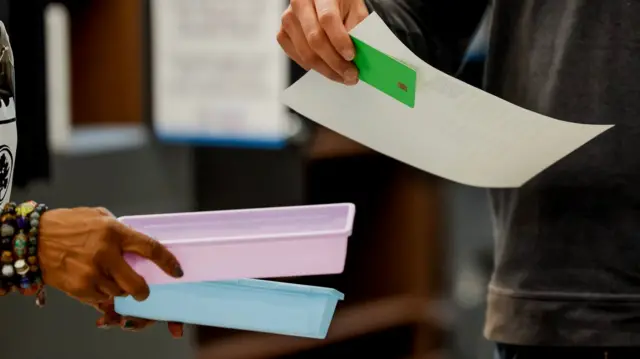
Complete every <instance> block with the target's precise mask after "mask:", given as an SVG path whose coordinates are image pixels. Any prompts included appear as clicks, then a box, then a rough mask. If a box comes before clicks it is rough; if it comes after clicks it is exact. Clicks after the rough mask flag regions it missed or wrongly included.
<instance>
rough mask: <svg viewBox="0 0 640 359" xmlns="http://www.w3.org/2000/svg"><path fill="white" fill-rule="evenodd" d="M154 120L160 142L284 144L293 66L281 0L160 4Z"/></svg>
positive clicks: (155, 13)
mask: <svg viewBox="0 0 640 359" xmlns="http://www.w3.org/2000/svg"><path fill="white" fill-rule="evenodd" d="M150 6H151V8H150V9H151V23H152V27H151V30H152V32H151V40H152V44H153V46H152V51H153V53H152V70H153V75H152V76H153V81H152V84H153V121H154V127H155V130H156V132H157V134H158V136H159V137H160V138H161V139H166V140H168V141H185V142H200V143H203V142H204V143H207V142H212V143H233V142H236V143H238V142H239V143H240V145H243V144H247V143H248V142H249V143H251V142H255V143H256V144H260V143H264V145H265V146H268V145H269V144H270V143H276V144H277V143H284V141H285V140H286V139H287V138H288V137H289V136H290V135H291V134H292V131H293V130H294V129H295V124H294V123H292V120H291V118H290V117H289V116H288V114H287V111H286V108H285V107H284V106H282V103H281V102H280V94H281V93H282V90H283V89H284V88H286V86H287V85H288V81H289V63H288V60H287V58H286V56H285V55H284V54H283V52H282V49H281V48H280V46H279V45H278V42H277V41H276V38H275V34H276V33H277V31H278V28H279V26H280V17H281V14H282V11H284V9H285V4H284V3H283V2H282V1H280V0H233V1H220V0H199V1H176V0H153V1H151V3H150Z"/></svg>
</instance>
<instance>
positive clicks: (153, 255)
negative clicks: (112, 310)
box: [38, 208, 183, 303]
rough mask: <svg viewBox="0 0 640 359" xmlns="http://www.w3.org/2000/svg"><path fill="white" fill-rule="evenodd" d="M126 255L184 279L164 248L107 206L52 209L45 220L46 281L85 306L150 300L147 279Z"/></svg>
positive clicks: (41, 258) (42, 254) (41, 251)
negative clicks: (120, 300) (130, 299)
mask: <svg viewBox="0 0 640 359" xmlns="http://www.w3.org/2000/svg"><path fill="white" fill-rule="evenodd" d="M127 252H130V253H135V254H137V255H139V256H142V257H144V258H148V259H150V260H151V261H153V262H154V263H156V264H157V265H158V266H159V267H160V268H161V269H162V270H163V271H165V272H166V273H167V274H169V275H170V276H173V277H176V278H179V277H181V276H182V275H183V272H182V268H181V267H180V264H179V263H178V261H177V259H176V258H175V257H174V256H173V254H171V252H169V251H168V250H167V249H166V248H165V247H164V246H163V245H161V244H160V243H159V242H158V241H155V240H154V239H152V238H150V237H148V236H147V235H145V234H142V233H139V232H136V231H134V230H132V229H131V228H129V227H127V226H126V225H124V224H122V223H120V222H119V221H118V220H117V219H116V218H115V217H114V216H113V215H112V214H111V212H109V211H108V210H106V209H104V208H74V209H56V210H50V211H47V212H46V213H45V214H44V215H43V216H42V218H41V220H40V238H39V247H38V259H39V262H40V268H41V270H42V276H43V280H44V283H45V284H46V285H48V286H52V287H54V288H57V289H59V290H61V291H63V292H65V293H67V294H68V295H70V296H72V297H74V298H77V299H79V300H81V301H83V302H86V303H101V302H106V301H109V300H111V299H112V298H113V297H119V296H128V295H131V296H132V297H133V298H135V299H136V300H138V301H142V300H145V299H146V298H147V297H148V296H149V286H148V285H147V283H146V282H145V280H144V279H143V278H142V277H141V276H140V275H139V274H137V273H136V272H135V271H134V270H133V269H132V268H131V267H130V266H129V264H127V262H126V261H125V260H124V257H123V255H124V253H127Z"/></svg>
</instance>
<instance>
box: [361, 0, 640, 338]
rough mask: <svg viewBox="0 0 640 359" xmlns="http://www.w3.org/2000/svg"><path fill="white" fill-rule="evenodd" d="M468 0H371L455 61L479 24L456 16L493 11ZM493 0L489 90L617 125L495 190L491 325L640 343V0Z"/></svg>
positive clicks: (507, 330) (409, 39) (400, 27)
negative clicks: (518, 183) (518, 182)
mask: <svg viewBox="0 0 640 359" xmlns="http://www.w3.org/2000/svg"><path fill="white" fill-rule="evenodd" d="M468 3H474V1H463V0H369V6H370V8H372V9H373V10H375V11H376V12H377V13H378V14H379V15H380V16H381V17H382V18H383V19H384V20H385V22H387V24H388V25H389V26H390V27H391V28H392V30H393V31H394V32H395V33H396V35H397V36H398V37H399V38H401V39H402V40H403V41H404V42H405V43H406V44H407V45H408V46H409V47H410V48H412V49H413V50H414V51H415V52H416V53H417V54H418V55H419V56H421V57H422V58H423V59H425V60H426V61H428V62H430V63H432V64H434V66H436V67H439V68H441V69H442V70H444V71H448V72H452V71H453V70H454V69H455V68H456V66H457V65H458V61H459V57H460V56H461V54H462V51H464V46H465V41H466V40H468V38H469V36H470V35H471V32H472V31H469V29H468V28H466V27H465V28H464V29H463V28H461V27H460V26H458V25H460V24H459V21H456V20H455V19H458V18H459V17H460V16H462V14H463V13H465V12H466V15H465V16H466V17H468V18H469V19H472V18H473V17H474V16H477V18H478V19H479V18H480V17H481V15H482V10H483V6H484V5H482V6H480V7H479V10H478V8H476V7H477V6H479V5H475V4H474V5H471V6H472V8H466V6H468V5H469V4H468ZM477 3H482V1H477ZM465 9H466V10H465ZM493 11H494V14H493V21H492V29H491V36H490V48H489V54H488V60H487V69H486V89H487V91H489V92H491V93H493V94H496V95H498V96H500V97H502V98H504V99H506V100H507V101H510V102H512V103H514V104H516V105H519V106H522V107H524V108H527V109H530V110H533V111H536V112H538V113H541V114H544V115H548V116H552V117H555V118H558V119H561V120H565V121H571V122H578V123H589V124H615V125H616V126H615V127H614V128H613V129H612V130H610V131H607V132H606V133H604V134H603V135H601V136H599V137H598V138H596V139H595V140H594V141H592V142H590V143H588V144H587V145H585V146H584V147H582V148H580V149H579V150H577V151H576V152H574V153H572V154H571V155H569V156H567V157H566V158H564V159H562V160H561V161H560V162H558V163H556V164H555V165H553V166H552V167H551V168H549V169H548V170H546V171H545V172H543V173H542V174H541V175H539V176H537V177H536V178H534V179H533V180H532V181H530V182H529V183H528V184H526V185H525V186H524V187H522V188H520V189H518V190H492V191H491V200H492V201H491V202H492V205H493V213H494V222H495V241H496V242H495V243H496V247H495V272H494V274H493V278H492V280H491V284H490V288H489V307H488V311H487V322H486V328H485V334H486V336H487V337H488V338H489V339H491V340H495V341H499V342H503V343H509V344H522V345H553V346H556V345H557V346H568V345H572V346H573V345H576V346H640V77H639V76H640V0H494V4H493ZM472 25H475V24H472ZM465 26H466V25H465ZM472 27H473V26H472ZM540 146H544V138H540Z"/></svg>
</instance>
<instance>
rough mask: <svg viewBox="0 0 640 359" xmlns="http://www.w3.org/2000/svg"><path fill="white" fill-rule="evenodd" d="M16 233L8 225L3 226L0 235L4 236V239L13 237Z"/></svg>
mask: <svg viewBox="0 0 640 359" xmlns="http://www.w3.org/2000/svg"><path fill="white" fill-rule="evenodd" d="M14 233H15V231H14V229H13V227H12V226H10V225H8V224H3V225H2V227H1V228H0V235H2V236H3V237H11V236H13V234H14Z"/></svg>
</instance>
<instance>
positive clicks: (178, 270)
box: [173, 265, 184, 278]
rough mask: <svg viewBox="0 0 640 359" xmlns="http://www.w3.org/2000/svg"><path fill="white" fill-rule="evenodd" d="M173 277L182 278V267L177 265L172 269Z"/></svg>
mask: <svg viewBox="0 0 640 359" xmlns="http://www.w3.org/2000/svg"><path fill="white" fill-rule="evenodd" d="M173 276H174V277H176V278H182V277H183V276H184V271H183V270H182V267H181V266H180V265H177V266H176V267H175V268H174V269H173Z"/></svg>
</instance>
